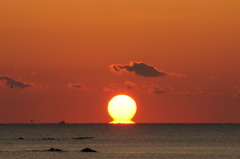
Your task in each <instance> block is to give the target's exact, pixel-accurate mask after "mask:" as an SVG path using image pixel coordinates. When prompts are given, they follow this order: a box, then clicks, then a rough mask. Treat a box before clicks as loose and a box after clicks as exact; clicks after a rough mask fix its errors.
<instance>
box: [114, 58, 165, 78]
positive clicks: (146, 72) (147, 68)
mask: <svg viewBox="0 0 240 159" xmlns="http://www.w3.org/2000/svg"><path fill="white" fill-rule="evenodd" d="M110 69H111V71H113V72H115V73H122V72H124V71H125V72H132V73H134V74H136V75H139V76H144V77H161V76H166V75H167V73H166V72H165V71H162V70H160V71H159V70H158V69H157V68H156V67H154V66H151V65H148V64H146V63H143V62H133V61H131V62H130V64H125V65H123V64H112V65H110Z"/></svg>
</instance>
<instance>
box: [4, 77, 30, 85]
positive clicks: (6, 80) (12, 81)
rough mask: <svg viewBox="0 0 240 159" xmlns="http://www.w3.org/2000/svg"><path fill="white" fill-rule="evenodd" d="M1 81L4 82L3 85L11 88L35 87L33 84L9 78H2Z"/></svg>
mask: <svg viewBox="0 0 240 159" xmlns="http://www.w3.org/2000/svg"><path fill="white" fill-rule="evenodd" d="M0 81H3V82H4V83H3V84H4V85H6V86H9V87H10V88H27V87H32V86H33V84H29V83H25V82H21V81H17V80H15V79H13V78H10V77H7V76H2V77H0Z"/></svg>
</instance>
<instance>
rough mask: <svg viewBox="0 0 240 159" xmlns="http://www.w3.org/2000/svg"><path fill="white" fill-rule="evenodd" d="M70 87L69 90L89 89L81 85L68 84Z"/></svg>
mask: <svg viewBox="0 0 240 159" xmlns="http://www.w3.org/2000/svg"><path fill="white" fill-rule="evenodd" d="M68 87H69V88H76V89H82V90H86V89H87V87H85V86H83V85H82V84H80V83H68Z"/></svg>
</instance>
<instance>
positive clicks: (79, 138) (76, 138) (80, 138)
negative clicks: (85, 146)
mask: <svg viewBox="0 0 240 159" xmlns="http://www.w3.org/2000/svg"><path fill="white" fill-rule="evenodd" d="M93 138H94V137H88V136H87V137H75V138H72V139H75V140H83V139H93Z"/></svg>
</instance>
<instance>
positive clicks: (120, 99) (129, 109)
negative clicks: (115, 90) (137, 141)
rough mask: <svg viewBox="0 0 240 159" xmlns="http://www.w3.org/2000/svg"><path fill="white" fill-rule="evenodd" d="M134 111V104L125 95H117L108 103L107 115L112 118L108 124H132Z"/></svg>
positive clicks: (135, 106)
mask: <svg viewBox="0 0 240 159" xmlns="http://www.w3.org/2000/svg"><path fill="white" fill-rule="evenodd" d="M136 111H137V105H136V102H135V101H134V100H133V99H132V98H131V97H129V96H127V95H117V96H115V97H113V98H112V99H111V100H110V101H109V103H108V113H109V115H110V116H111V117H112V118H113V121H111V122H110V124H134V123H135V122H134V121H132V118H133V117H134V115H135V114H136Z"/></svg>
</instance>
